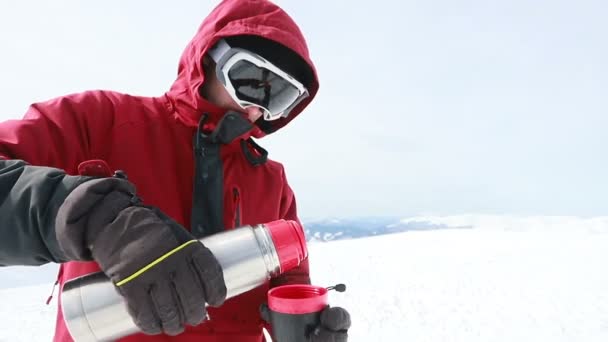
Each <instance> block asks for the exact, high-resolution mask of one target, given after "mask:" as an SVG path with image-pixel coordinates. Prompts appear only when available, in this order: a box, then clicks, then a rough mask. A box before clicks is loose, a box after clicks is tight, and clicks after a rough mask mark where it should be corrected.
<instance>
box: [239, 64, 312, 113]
mask: <svg viewBox="0 0 608 342" xmlns="http://www.w3.org/2000/svg"><path fill="white" fill-rule="evenodd" d="M228 78H229V79H230V83H231V84H232V86H233V87H234V89H235V92H236V96H237V97H238V98H239V99H240V100H241V101H247V102H250V103H253V104H256V105H258V106H261V107H264V108H266V109H267V110H268V111H270V113H272V115H277V114H279V113H281V112H283V111H285V110H286V109H287V108H289V106H291V105H292V104H293V103H294V102H295V101H296V100H297V99H298V97H299V96H300V92H299V90H298V89H297V88H296V87H295V86H294V85H293V84H292V83H291V82H289V81H288V80H286V79H284V78H282V77H280V76H278V75H277V74H275V73H273V72H272V71H270V70H268V69H266V68H261V67H258V66H257V65H255V64H253V63H251V62H249V61H246V60H240V61H238V62H236V63H235V64H234V65H233V66H232V67H231V68H230V70H229V71H228Z"/></svg>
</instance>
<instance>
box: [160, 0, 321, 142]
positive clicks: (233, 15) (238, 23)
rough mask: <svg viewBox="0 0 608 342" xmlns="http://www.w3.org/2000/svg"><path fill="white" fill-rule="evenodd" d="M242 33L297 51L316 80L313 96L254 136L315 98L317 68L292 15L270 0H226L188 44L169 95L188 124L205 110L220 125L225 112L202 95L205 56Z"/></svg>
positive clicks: (284, 121)
mask: <svg viewBox="0 0 608 342" xmlns="http://www.w3.org/2000/svg"><path fill="white" fill-rule="evenodd" d="M238 35H256V36H260V37H263V38H266V39H269V40H273V41H275V42H277V43H280V44H282V45H284V46H286V47H288V48H289V49H291V50H293V51H294V52H296V53H297V54H298V55H299V56H300V57H301V58H302V59H303V60H304V61H305V62H306V63H307V64H308V66H309V67H310V69H311V72H312V76H313V80H312V82H311V84H310V86H309V89H308V92H309V94H310V95H309V96H308V97H307V98H306V99H304V100H303V101H302V102H300V104H298V105H297V106H296V107H295V108H294V109H293V110H292V111H291V112H290V114H289V116H288V117H286V118H281V119H278V120H275V121H272V122H270V123H269V124H266V125H264V126H265V127H264V129H263V131H262V130H260V129H258V130H257V131H258V132H254V133H253V135H254V136H257V137H261V136H263V135H265V134H270V133H272V132H274V131H276V130H278V129H280V128H282V127H283V126H285V125H287V124H288V123H289V122H291V121H292V120H293V119H295V118H296V117H297V116H298V115H299V114H300V113H301V112H302V110H303V109H304V108H305V107H306V106H307V105H308V104H309V103H310V102H311V101H312V100H313V98H314V97H315V95H316V93H317V91H318V89H319V83H318V78H317V72H316V69H315V67H314V65H313V63H312V61H311V59H310V56H309V52H308V47H307V44H306V41H305V39H304V36H303V35H302V32H301V31H300V29H299V28H298V26H297V24H296V23H295V22H294V21H293V19H291V17H290V16H289V15H288V14H287V13H286V12H285V11H283V10H282V9H281V8H279V7H278V6H277V5H275V4H273V3H272V2H269V1H266V0H224V1H222V2H221V3H220V4H219V5H217V6H216V7H215V8H214V9H213V10H212V11H211V13H210V14H209V15H208V16H207V17H206V18H205V20H204V21H203V23H202V24H201V26H200V27H199V29H198V31H197V32H196V34H195V36H194V38H192V40H191V41H190V43H188V45H187V46H186V48H185V50H184V52H183V54H182V56H181V59H180V61H179V68H178V75H177V79H176V80H175V82H174V83H173V85H172V86H171V89H170V90H169V92H167V94H166V95H167V97H168V98H169V99H170V100H171V103H172V105H173V107H174V111H175V115H176V116H177V118H178V119H179V120H181V121H183V122H184V123H186V124H187V125H197V124H198V121H199V119H200V117H201V116H202V114H203V113H207V114H208V115H209V119H208V122H209V124H211V125H214V124H216V123H217V122H218V121H219V120H220V119H221V117H222V116H223V115H224V113H225V111H224V110H222V109H221V108H219V107H217V106H215V105H213V104H211V103H210V102H208V101H206V100H205V99H204V98H202V97H201V95H199V88H200V86H201V85H202V84H203V82H204V80H205V75H204V70H203V66H202V60H203V56H204V55H205V53H206V52H207V50H208V49H210V48H211V47H212V46H213V45H214V44H215V43H216V42H217V41H218V40H220V39H222V38H225V37H230V36H238Z"/></svg>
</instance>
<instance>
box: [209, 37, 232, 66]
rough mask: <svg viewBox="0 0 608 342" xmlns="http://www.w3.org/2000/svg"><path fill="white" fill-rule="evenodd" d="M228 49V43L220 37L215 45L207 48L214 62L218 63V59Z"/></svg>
mask: <svg viewBox="0 0 608 342" xmlns="http://www.w3.org/2000/svg"><path fill="white" fill-rule="evenodd" d="M228 50H230V45H228V43H226V41H225V40H224V39H220V40H219V41H218V42H217V43H215V45H214V46H213V47H212V48H211V49H209V51H208V53H209V56H211V58H213V61H215V63H218V62H219V61H220V59H222V57H223V56H224V55H225V54H226V52H228Z"/></svg>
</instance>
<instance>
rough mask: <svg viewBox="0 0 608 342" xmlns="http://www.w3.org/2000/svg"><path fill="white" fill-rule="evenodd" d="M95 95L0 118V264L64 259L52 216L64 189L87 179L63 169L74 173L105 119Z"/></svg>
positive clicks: (78, 96)
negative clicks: (21, 114) (21, 115)
mask: <svg viewBox="0 0 608 342" xmlns="http://www.w3.org/2000/svg"><path fill="white" fill-rule="evenodd" d="M100 97H101V95H100V94H97V95H96V94H87V93H82V94H75V95H70V96H66V97H61V98H57V99H53V100H50V101H47V102H44V103H38V104H34V105H32V106H31V107H30V108H29V110H28V111H27V112H26V114H25V116H24V117H23V119H21V120H9V121H5V122H1V123H0V266H9V265H41V264H44V263H47V262H62V261H65V260H64V258H63V256H62V253H61V251H60V249H59V247H58V244H57V240H56V236H55V216H56V214H57V210H58V208H59V206H60V205H61V204H62V203H63V200H64V199H65V197H67V195H68V194H69V193H70V191H72V190H73V189H74V188H75V187H76V186H78V185H79V184H80V183H82V182H84V181H86V180H87V179H89V178H88V177H80V176H70V175H68V174H67V173H66V171H65V170H71V172H72V173H76V172H77V171H76V170H77V167H78V164H79V162H82V161H84V160H87V159H88V158H89V156H90V155H91V153H92V150H93V147H94V146H95V145H96V140H97V139H99V137H101V136H102V135H103V134H107V131H106V130H107V128H108V126H109V124H111V123H110V122H108V120H107V119H105V120H104V115H103V114H102V112H103V110H104V108H103V107H104V105H103V102H102V101H100ZM105 102H106V103H107V101H105ZM87 110H93V111H95V113H91V112H89V111H87ZM92 114H95V115H92ZM92 127H95V132H93V131H92V129H91V128H92Z"/></svg>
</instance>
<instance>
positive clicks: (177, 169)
mask: <svg viewBox="0 0 608 342" xmlns="http://www.w3.org/2000/svg"><path fill="white" fill-rule="evenodd" d="M318 87H319V85H318V80H317V75H316V71H315V68H314V65H313V63H312V61H311V60H310V57H309V54H308V49H307V46H306V42H305V39H304V37H303V36H302V34H301V32H300V30H299V28H298V27H297V25H296V24H295V23H294V22H293V20H292V19H291V18H290V17H289V16H288V15H287V14H286V13H285V12H284V11H283V10H281V9H280V8H279V7H277V6H276V5H274V4H272V3H270V2H267V1H265V0H255V1H244V0H225V1H222V2H221V3H220V4H219V5H218V6H217V7H216V8H215V9H214V10H213V11H212V12H211V13H210V15H209V16H208V17H207V18H206V19H205V20H204V22H203V23H202V25H201V26H200V28H199V30H198V32H197V33H196V35H195V36H194V38H193V39H192V41H191V42H190V43H189V44H188V46H187V47H186V49H185V51H184V52H183V55H182V57H181V60H180V62H179V68H178V76H177V79H176V81H175V82H174V83H173V85H172V87H171V89H170V90H169V91H168V92H167V93H165V94H164V95H162V96H159V97H139V96H131V95H126V94H120V93H116V92H110V91H88V92H84V93H79V94H72V95H68V96H63V97H59V98H56V99H53V100H50V101H47V102H43V103H37V104H34V105H32V106H31V108H30V109H29V110H28V112H27V113H26V114H25V116H24V118H23V119H22V120H13V121H6V122H3V123H0V266H8V265H40V264H43V263H47V262H58V263H62V265H61V269H60V273H59V276H58V281H59V283H60V284H61V285H63V284H64V283H65V282H66V281H68V280H70V279H73V278H75V277H79V276H82V275H85V274H89V273H92V272H96V271H99V270H101V271H103V272H105V273H106V274H107V275H108V276H109V277H110V278H111V279H112V281H113V282H114V283H115V284H118V283H121V284H122V283H124V285H120V286H118V285H117V290H118V291H119V293H120V294H121V295H122V296H123V297H124V299H125V301H126V303H127V306H128V309H129V313H130V314H131V316H132V318H133V320H134V322H135V323H136V324H137V326H138V327H139V328H140V329H141V330H142V331H143V333H142V334H136V335H133V336H129V337H126V338H124V339H122V340H123V341H221V342H228V341H239V342H254V341H256V342H259V341H263V335H262V327H263V326H264V322H263V321H262V320H261V318H260V314H259V306H260V304H262V303H263V302H264V300H265V296H266V292H267V291H268V289H269V288H270V287H273V286H277V285H282V284H289V283H309V282H310V278H309V271H308V261H307V260H305V261H304V262H303V263H302V264H301V265H300V267H299V268H297V269H295V270H293V271H291V272H288V273H287V274H284V275H282V276H281V277H279V278H276V279H272V280H271V281H270V282H269V283H267V284H265V285H263V286H260V287H259V288H256V289H254V290H252V291H250V292H247V293H245V294H242V295H240V296H237V297H235V298H231V299H228V300H226V298H225V297H226V286H225V283H224V279H223V274H222V269H221V266H220V265H219V263H218V262H217V260H216V259H215V257H214V256H213V254H212V253H211V252H210V251H209V250H208V249H207V248H206V247H205V246H204V245H202V244H198V243H196V244H189V243H188V242H189V241H191V240H194V239H198V238H201V237H203V236H207V235H210V234H214V233H217V232H219V231H221V230H223V229H231V228H234V227H238V226H242V225H245V224H258V223H264V222H270V221H273V220H277V219H289V220H298V217H297V212H296V202H295V197H294V194H293V192H292V190H291V188H290V187H289V185H288V183H287V180H286V177H285V172H284V170H283V167H282V165H281V164H279V163H277V162H275V161H272V160H270V159H268V158H267V152H266V151H265V150H264V149H263V148H262V147H260V146H259V145H258V144H257V143H256V142H255V141H254V140H253V138H261V137H263V136H265V135H267V134H271V133H273V132H275V131H277V130H279V129H280V128H282V127H283V126H285V125H286V124H288V123H289V122H291V121H292V120H293V119H294V118H296V117H297V116H298V115H299V114H300V113H301V112H302V110H303V109H304V108H305V107H306V106H307V105H308V104H309V103H310V102H311V101H312V99H313V98H314V97H315V95H316V93H317V90H318ZM113 170H121V171H120V172H114V175H113V172H112V171H113ZM184 227H188V228H187V229H185V228H184ZM164 255H170V257H168V258H166V259H163V261H161V262H160V263H157V264H155V265H154V267H151V268H147V267H146V266H148V265H150V264H151V263H152V262H154V261H155V260H157V259H158V258H159V257H161V256H164ZM142 270H146V271H145V272H143V273H141V272H140V271H142ZM135 274H141V275H139V276H137V277H133V276H132V275H135ZM127 280H128V281H127ZM205 303H208V304H210V305H212V306H211V307H209V308H208V309H207V310H205ZM207 316H208V317H209V320H206V319H205V318H206V317H207ZM349 326H350V318H349V316H348V313H347V312H346V311H345V310H343V309H340V308H328V309H326V310H325V311H324V312H323V313H322V315H321V325H320V326H319V327H317V329H315V330H314V334H313V335H312V336H311V340H312V341H346V339H347V332H346V331H347V329H348V328H349ZM71 340H72V339H71V337H70V335H69V332H68V331H67V329H66V326H65V322H64V320H63V317H62V316H61V310H58V317H57V326H56V332H55V341H71Z"/></svg>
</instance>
